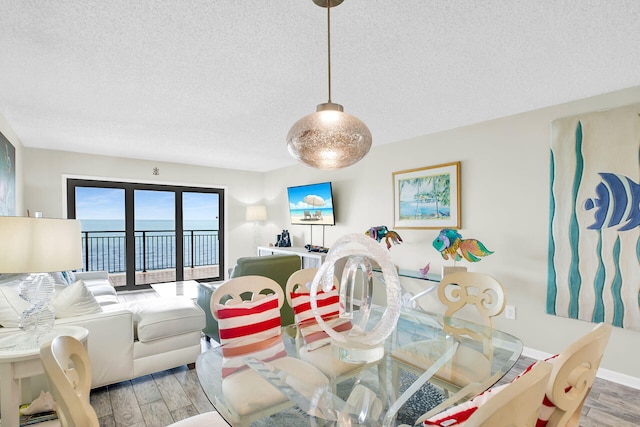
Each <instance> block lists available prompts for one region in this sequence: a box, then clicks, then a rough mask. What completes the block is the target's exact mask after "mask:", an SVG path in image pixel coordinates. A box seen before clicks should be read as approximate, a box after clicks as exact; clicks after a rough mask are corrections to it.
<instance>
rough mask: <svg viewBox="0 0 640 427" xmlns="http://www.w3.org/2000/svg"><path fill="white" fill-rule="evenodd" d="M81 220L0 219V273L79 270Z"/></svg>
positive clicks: (80, 259) (80, 262) (80, 264)
mask: <svg viewBox="0 0 640 427" xmlns="http://www.w3.org/2000/svg"><path fill="white" fill-rule="evenodd" d="M80 233H81V226H80V221H78V220H70V219H52V218H27V217H0V242H1V243H0V273H50V272H58V271H66V270H75V269H78V268H81V267H82V238H81V234H80Z"/></svg>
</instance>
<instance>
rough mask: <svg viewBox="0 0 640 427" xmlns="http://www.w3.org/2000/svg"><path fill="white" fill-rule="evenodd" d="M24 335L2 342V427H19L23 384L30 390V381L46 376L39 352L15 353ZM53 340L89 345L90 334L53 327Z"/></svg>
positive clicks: (64, 327) (0, 357) (83, 329)
mask: <svg viewBox="0 0 640 427" xmlns="http://www.w3.org/2000/svg"><path fill="white" fill-rule="evenodd" d="M21 335H23V334H22V333H17V334H14V335H11V336H8V337H4V338H1V339H0V395H1V400H0V421H1V425H2V427H19V425H20V414H19V406H20V403H21V402H20V399H21V397H22V392H21V380H22V382H23V383H24V385H25V388H28V387H29V386H30V378H31V377H34V376H36V375H40V374H43V373H44V368H43V367H42V363H41V362H40V348H39V347H34V348H31V349H27V350H16V349H13V348H12V347H13V345H14V343H15V342H17V340H18V339H19V337H20V336H21ZM48 335H50V336H51V339H52V338H53V337H55V336H57V335H69V336H72V337H74V338H76V339H77V340H79V341H81V342H82V343H84V344H85V345H86V341H87V336H88V335H89V331H88V330H87V329H85V328H81V327H79V326H54V328H53V331H52V332H51V333H50V334H48Z"/></svg>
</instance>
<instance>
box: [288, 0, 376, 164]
mask: <svg viewBox="0 0 640 427" xmlns="http://www.w3.org/2000/svg"><path fill="white" fill-rule="evenodd" d="M342 1H343V0H313V2H314V3H315V4H317V5H318V6H321V7H325V8H327V53H328V54H327V66H328V67H327V68H328V77H329V79H328V80H329V82H328V83H329V84H328V88H329V100H328V102H326V103H324V104H320V105H318V108H317V110H316V112H315V113H312V114H309V115H308V116H305V117H303V118H301V119H300V120H298V121H297V122H296V123H295V124H294V125H293V127H292V128H291V130H289V133H288V134H287V148H288V149H289V153H290V154H291V155H292V156H293V157H295V158H296V159H297V160H298V161H300V162H302V163H304V164H306V165H308V166H311V167H314V168H317V169H323V170H333V169H340V168H345V167H347V166H351V165H352V164H354V163H356V162H357V161H359V160H360V159H362V158H363V157H364V156H365V155H366V154H367V153H368V152H369V149H370V148H371V132H370V131H369V128H368V127H367V125H365V124H364V123H363V122H362V121H360V119H358V118H357V117H354V116H352V115H350V114H347V113H345V112H344V109H343V108H342V105H340V104H334V103H333V102H331V13H330V11H331V8H332V7H335V6H337V5H339V4H340V3H342Z"/></svg>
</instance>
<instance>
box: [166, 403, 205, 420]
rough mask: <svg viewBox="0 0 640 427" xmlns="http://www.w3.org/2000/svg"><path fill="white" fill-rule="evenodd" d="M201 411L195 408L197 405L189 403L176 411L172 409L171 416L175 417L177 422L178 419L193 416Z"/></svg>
mask: <svg viewBox="0 0 640 427" xmlns="http://www.w3.org/2000/svg"><path fill="white" fill-rule="evenodd" d="M201 413H202V412H199V411H198V410H197V409H196V408H195V406H193V405H189V406H183V407H182V408H178V409H176V410H175V411H171V416H172V417H173V420H174V422H176V421H180V420H184V419H187V418H191V417H193V416H196V415H198V414H201Z"/></svg>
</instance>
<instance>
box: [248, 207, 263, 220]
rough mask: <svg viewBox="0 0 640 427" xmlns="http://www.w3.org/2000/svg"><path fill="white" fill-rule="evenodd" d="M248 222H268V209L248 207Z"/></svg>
mask: <svg viewBox="0 0 640 427" xmlns="http://www.w3.org/2000/svg"><path fill="white" fill-rule="evenodd" d="M246 220H247V221H266V220H267V207H266V206H263V205H258V206H247V216H246Z"/></svg>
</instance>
